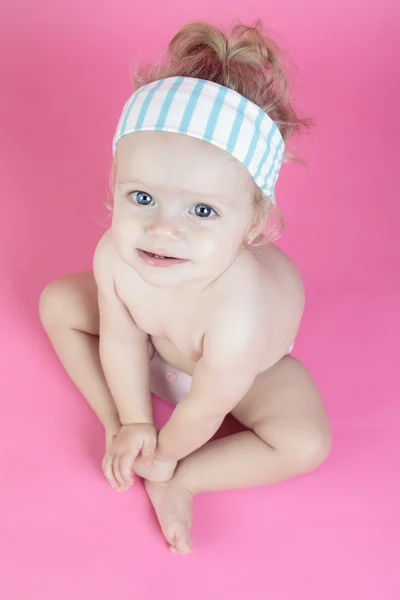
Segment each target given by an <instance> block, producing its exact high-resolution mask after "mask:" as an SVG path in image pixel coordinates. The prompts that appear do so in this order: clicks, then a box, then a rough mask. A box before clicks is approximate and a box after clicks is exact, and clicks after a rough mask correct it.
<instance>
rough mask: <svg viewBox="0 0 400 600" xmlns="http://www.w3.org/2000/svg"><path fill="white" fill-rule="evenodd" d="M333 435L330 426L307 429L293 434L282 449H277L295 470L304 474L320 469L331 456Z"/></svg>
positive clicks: (283, 443) (283, 444)
mask: <svg viewBox="0 0 400 600" xmlns="http://www.w3.org/2000/svg"><path fill="white" fill-rule="evenodd" d="M331 447H332V435H331V431H330V429H329V427H328V426H326V425H325V426H323V427H322V426H321V427H318V426H317V425H315V426H314V427H306V428H304V429H298V430H297V431H296V432H293V433H292V434H291V435H290V436H288V439H287V440H286V442H282V445H281V447H280V448H276V449H277V450H278V451H280V452H281V453H282V454H283V455H285V456H286V458H287V459H288V461H290V463H291V465H293V468H294V469H295V471H296V473H298V474H299V475H300V474H304V473H308V472H310V471H313V470H314V469H316V468H317V467H319V466H320V465H321V464H322V463H323V462H324V461H325V460H326V459H327V458H328V456H329V454H330V451H331Z"/></svg>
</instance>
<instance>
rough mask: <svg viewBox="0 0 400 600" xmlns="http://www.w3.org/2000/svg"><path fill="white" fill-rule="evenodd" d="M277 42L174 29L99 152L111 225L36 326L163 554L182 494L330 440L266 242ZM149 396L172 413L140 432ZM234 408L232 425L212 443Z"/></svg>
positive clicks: (60, 285) (291, 463)
mask: <svg viewBox="0 0 400 600" xmlns="http://www.w3.org/2000/svg"><path fill="white" fill-rule="evenodd" d="M287 90H288V87H287V82H286V79H285V76H284V73H283V70H282V67H281V64H280V58H279V53H278V50H277V48H276V46H275V45H274V44H273V42H272V41H271V40H269V39H267V38H265V37H264V36H263V34H262V27H261V24H260V23H259V22H257V23H256V24H255V25H254V26H253V27H246V26H244V25H236V26H235V27H234V28H233V30H232V32H231V34H230V35H229V36H228V37H226V36H225V35H224V34H223V33H222V32H220V31H219V30H218V29H216V28H214V27H212V26H211V25H208V24H205V23H192V24H189V25H186V26H185V27H183V28H182V29H181V30H180V31H179V32H178V33H177V34H176V36H175V37H174V39H173V40H172V41H171V43H170V45H169V56H168V64H167V65H156V66H155V67H154V68H153V69H152V70H151V71H150V74H148V76H147V78H146V79H141V80H140V84H139V87H137V89H136V90H135V92H134V94H133V95H132V96H131V98H129V100H128V101H127V103H126V104H125V107H124V109H123V112H122V114H121V117H120V120H119V123H118V127H117V130H116V133H115V137H114V142H113V152H114V164H113V197H114V202H113V212H112V226H111V228H110V229H109V230H108V231H107V232H106V233H105V234H104V235H103V237H102V238H101V240H100V242H99V244H98V246H97V248H96V251H95V255H94V268H93V273H92V272H89V273H80V274H76V275H71V276H68V277H65V278H63V279H61V280H57V281H54V282H52V283H51V284H50V285H48V286H47V287H46V289H45V290H44V291H43V293H42V295H41V299H40V316H41V321H42V323H43V325H44V327H45V329H46V331H47V333H48V335H49V337H50V339H51V342H52V344H53V346H54V348H55V350H56V352H57V354H58V355H59V357H60V360H61V362H62V363H63V365H64V367H65V369H66V370H67V372H68V373H69V375H70V376H71V378H72V379H73V381H74V382H75V383H76V385H77V387H78V388H79V389H80V391H81V392H82V394H83V395H84V396H85V397H86V399H87V400H88V402H89V404H90V405H91V406H92V408H93V410H94V411H95V413H96V414H97V416H98V418H99V419H100V421H101V422H102V424H103V425H104V428H105V434H106V453H105V457H104V460H103V470H104V474H105V476H106V478H107V480H108V481H109V482H110V484H111V485H112V486H113V488H115V489H116V490H119V491H121V490H126V489H128V488H129V487H130V486H131V485H132V483H133V478H134V473H135V474H137V475H139V476H141V477H143V478H144V479H145V485H146V490H147V492H148V495H149V497H150V500H151V502H152V504H153V506H154V509H155V511H156V514H157V517H158V520H159V522H160V526H161V529H162V531H163V533H164V536H165V538H166V540H167V542H168V544H169V546H170V548H171V550H172V551H175V552H178V553H181V554H186V553H188V552H190V551H191V548H192V543H191V537H190V527H191V520H192V500H193V496H194V495H195V494H198V493H200V492H210V491H219V490H231V489H237V488H244V487H251V486H259V485H266V484H269V483H273V482H277V481H280V480H283V479H285V478H288V477H292V476H295V475H299V474H302V473H306V472H308V471H310V470H312V469H314V468H315V467H317V466H318V465H319V464H320V463H321V462H322V461H324V459H325V458H326V457H327V455H328V453H329V450H330V444H331V435H330V429H329V424H328V420H327V417H326V413H325V410H324V407H323V404H322V402H321V398H320V395H319V393H318V391H317V389H316V386H315V384H314V382H313V380H312V379H311V377H310V375H309V373H308V372H307V370H306V368H305V367H304V366H303V365H302V364H301V363H300V362H299V361H297V360H296V359H295V358H293V357H292V356H290V349H291V346H292V344H293V342H294V339H295V336H296V333H297V331H298V329H299V325H300V321H301V318H302V313H303V309H304V289H303V285H302V281H301V278H300V276H299V273H298V271H297V269H296V267H295V266H294V264H293V263H292V262H291V260H290V259H289V258H288V257H287V256H286V255H285V254H284V253H283V252H282V251H281V250H279V249H278V248H277V247H276V246H275V245H273V243H272V242H271V232H272V233H273V227H271V226H268V224H271V220H272V217H273V215H274V214H275V215H276V214H278V213H277V212H276V209H275V195H274V187H275V183H276V180H277V177H278V172H279V168H280V166H281V163H282V160H283V157H284V143H285V142H286V141H287V139H288V138H289V137H290V136H291V135H292V134H293V133H294V132H295V131H296V130H297V129H299V128H300V126H301V125H303V124H304V121H302V120H301V119H299V118H298V117H297V116H296V114H295V112H294V110H293V108H292V106H291V104H290V101H289V99H288V91H287ZM151 391H152V392H154V393H156V394H157V395H159V396H162V397H164V398H166V399H167V400H169V401H171V402H172V403H173V404H175V405H176V407H175V409H174V412H173V413H172V415H171V418H170V419H169V421H168V422H167V423H166V425H165V426H164V427H163V428H162V429H161V430H160V431H157V430H156V428H155V426H154V420H153V412H152V404H151ZM228 413H231V414H232V415H233V416H234V417H235V418H236V419H237V420H238V421H239V422H240V423H241V424H242V425H243V426H244V427H245V431H242V432H240V433H236V434H234V435H231V436H228V437H225V438H222V439H218V440H213V441H210V440H211V438H212V437H213V436H214V434H215V433H216V432H217V430H218V429H219V427H220V425H221V423H222V422H223V420H224V418H225V416H226V415H227V414H228Z"/></svg>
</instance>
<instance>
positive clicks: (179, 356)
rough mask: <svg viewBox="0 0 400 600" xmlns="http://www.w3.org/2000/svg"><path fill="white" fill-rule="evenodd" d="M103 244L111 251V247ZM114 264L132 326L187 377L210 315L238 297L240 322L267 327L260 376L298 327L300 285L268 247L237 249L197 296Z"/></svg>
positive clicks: (292, 268) (198, 353)
mask: <svg viewBox="0 0 400 600" xmlns="http://www.w3.org/2000/svg"><path fill="white" fill-rule="evenodd" d="M105 235H106V236H107V234H105ZM107 245H108V244H107ZM108 246H109V248H110V252H112V251H113V250H112V243H110V245H108ZM114 258H115V257H114ZM114 265H116V271H117V272H116V273H115V285H116V289H117V292H118V295H119V297H120V298H121V300H122V301H123V302H124V304H125V305H126V307H127V308H128V310H129V312H130V314H131V316H132V318H133V319H134V321H135V323H136V325H137V326H138V327H139V328H140V329H141V330H142V331H144V332H146V333H147V334H148V335H149V338H150V339H151V341H152V343H153V345H154V347H155V349H156V351H157V352H158V354H159V355H160V356H161V357H162V358H163V359H164V360H165V361H166V362H167V363H169V364H170V365H173V366H175V367H176V368H177V369H179V370H181V371H183V372H185V373H187V374H189V375H192V374H193V371H194V368H195V366H196V363H197V361H198V360H199V358H200V357H201V355H202V343H203V337H204V333H205V331H206V330H207V328H208V326H209V323H210V320H211V319H210V317H212V315H213V311H215V307H220V306H221V304H222V306H223V305H224V303H226V302H235V301H236V299H237V298H240V299H241V306H242V307H243V305H245V306H246V307H248V310H246V309H245V310H243V311H242V314H243V319H253V318H256V319H257V320H258V321H259V323H257V331H259V335H263V331H267V324H268V331H269V337H270V339H269V342H270V343H268V345H267V346H266V347H267V350H266V352H265V357H264V360H263V361H262V364H261V367H260V372H263V371H266V370H267V369H269V368H270V367H271V366H273V365H274V364H276V363H277V362H278V361H279V360H280V359H281V358H282V356H284V355H285V354H286V353H287V351H288V349H289V347H290V346H291V344H292V343H293V341H294V339H295V337H296V334H297V331H298V329H299V325H300V321H301V317H302V314H303V310H304V288H303V284H302V281H301V278H300V275H299V273H298V270H297V268H296V267H295V265H294V264H293V263H292V261H291V260H290V259H289V258H288V257H287V256H286V255H285V254H284V252H282V251H281V250H280V249H279V248H277V247H276V246H274V245H272V244H270V245H268V246H266V247H264V248H262V249H260V250H258V251H250V250H247V249H246V250H243V251H241V252H240V253H239V255H238V257H237V258H236V260H235V261H234V263H233V264H232V265H231V266H230V267H229V269H227V271H225V272H224V273H223V274H222V275H220V276H219V277H218V278H217V279H216V280H215V281H213V282H212V283H211V284H210V285H209V286H208V287H207V288H206V289H205V290H202V291H201V292H199V291H198V289H197V290H195V289H189V288H188V289H185V290H182V289H180V290H176V289H174V288H154V287H152V286H150V285H148V284H147V283H146V282H145V281H143V279H142V278H141V277H139V275H138V274H137V273H136V272H135V271H134V270H133V269H132V268H131V267H130V266H129V265H127V264H126V263H124V262H123V261H122V260H121V259H120V258H119V257H118V258H117V260H116V261H115V262H114ZM256 305H257V310H254V307H255V306H256ZM234 327H235V322H232V328H234ZM249 352H251V348H249Z"/></svg>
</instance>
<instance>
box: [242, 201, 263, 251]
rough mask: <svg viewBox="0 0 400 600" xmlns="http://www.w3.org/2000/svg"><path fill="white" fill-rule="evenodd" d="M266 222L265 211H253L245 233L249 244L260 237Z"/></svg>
mask: <svg viewBox="0 0 400 600" xmlns="http://www.w3.org/2000/svg"><path fill="white" fill-rule="evenodd" d="M266 222H267V212H266V211H265V210H257V209H256V210H255V211H254V217H253V220H252V223H251V225H250V228H249V229H248V231H247V235H246V239H247V240H250V244H251V243H252V242H254V240H255V239H256V238H257V237H258V236H259V235H260V233H261V232H262V230H263V229H264V227H265V224H266Z"/></svg>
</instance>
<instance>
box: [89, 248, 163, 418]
mask: <svg viewBox="0 0 400 600" xmlns="http://www.w3.org/2000/svg"><path fill="white" fill-rule="evenodd" d="M113 253H114V251H113V249H112V248H111V243H110V241H108V240H107V239H105V237H103V239H102V240H101V241H100V243H99V245H98V246H97V249H96V252H95V256H94V265H93V267H94V275H95V278H96V282H97V286H98V290H99V311H100V358H101V363H102V367H103V370H104V374H105V377H106V379H107V383H108V385H109V388H110V390H111V393H112V395H113V398H114V401H115V404H116V406H117V410H118V413H119V417H120V420H121V423H122V424H123V425H124V424H130V423H153V412H152V405H151V394H150V373H149V358H148V349H147V337H148V336H147V334H145V333H144V332H143V331H141V330H140V329H139V328H138V327H137V326H136V323H135V322H134V320H133V318H132V317H131V315H130V313H129V311H128V309H127V308H126V306H125V305H124V303H123V302H122V301H121V299H120V298H119V297H118V294H117V292H116V288H115V281H114V273H115V257H114V255H113Z"/></svg>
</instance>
